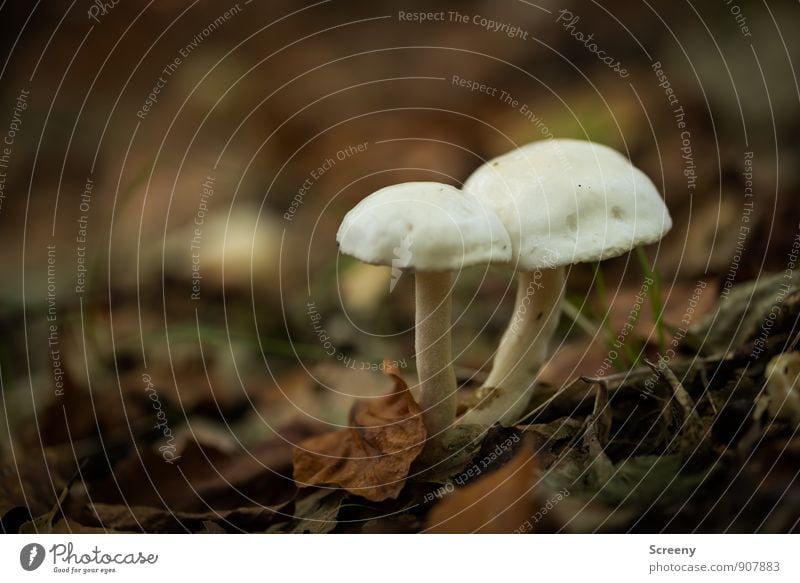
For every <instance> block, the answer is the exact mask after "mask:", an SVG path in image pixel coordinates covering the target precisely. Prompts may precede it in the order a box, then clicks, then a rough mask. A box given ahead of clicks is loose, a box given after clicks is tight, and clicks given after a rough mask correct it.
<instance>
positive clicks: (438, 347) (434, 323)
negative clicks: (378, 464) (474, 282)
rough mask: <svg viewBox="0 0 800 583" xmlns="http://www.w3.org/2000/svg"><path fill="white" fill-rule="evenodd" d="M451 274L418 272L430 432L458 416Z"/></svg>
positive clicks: (423, 395)
mask: <svg viewBox="0 0 800 583" xmlns="http://www.w3.org/2000/svg"><path fill="white" fill-rule="evenodd" d="M450 282H451V275H450V273H449V272H435V271H428V272H425V271H418V272H417V273H416V274H415V283H414V285H415V301H416V327H415V333H416V336H415V339H414V344H415V351H416V354H417V373H418V375H419V385H420V403H419V404H420V407H421V408H422V411H423V414H422V416H423V419H424V420H425V427H426V428H427V429H428V433H429V434H431V435H435V434H437V433H440V432H442V431H444V430H445V429H447V428H448V427H449V426H450V425H452V424H453V420H454V419H455V418H456V375H455V371H454V370H453V365H452V362H453V354H452V344H451V340H450V323H451V318H452V302H451V299H450Z"/></svg>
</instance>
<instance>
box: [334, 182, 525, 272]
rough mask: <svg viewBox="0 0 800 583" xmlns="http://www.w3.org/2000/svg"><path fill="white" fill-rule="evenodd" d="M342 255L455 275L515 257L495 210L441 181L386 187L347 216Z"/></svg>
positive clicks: (341, 233)
mask: <svg viewBox="0 0 800 583" xmlns="http://www.w3.org/2000/svg"><path fill="white" fill-rule="evenodd" d="M336 241H337V243H339V247H340V250H341V251H342V253H346V254H347V255H352V256H353V257H355V258H357V259H360V260H361V261H364V262H366V263H373V264H376V265H391V266H392V267H398V268H401V269H415V270H419V271H452V270H457V269H460V268H462V267H468V266H470V265H476V264H487V263H490V262H493V261H499V262H508V261H509V260H510V259H511V241H510V240H509V237H508V233H507V232H506V230H505V228H504V227H503V224H502V223H501V222H500V219H499V218H497V215H495V213H494V211H492V210H491V209H489V208H487V207H485V206H484V205H483V204H481V202H480V201H479V200H478V199H477V198H476V197H474V196H472V195H470V194H467V193H465V192H463V191H461V190H459V189H457V188H454V187H452V186H448V185H447V184H440V183H438V182H405V183H402V184H395V185H393V186H387V187H386V188H382V189H380V190H378V191H376V192H374V193H372V194H371V195H369V196H368V197H367V198H365V199H364V200H362V201H361V202H359V203H358V204H357V205H356V206H355V207H353V209H351V210H350V212H348V213H347V215H346V216H345V217H344V220H343V221H342V224H341V225H340V227H339V232H338V233H337V234H336Z"/></svg>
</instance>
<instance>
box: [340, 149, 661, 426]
mask: <svg viewBox="0 0 800 583" xmlns="http://www.w3.org/2000/svg"><path fill="white" fill-rule="evenodd" d="M671 226H672V222H671V219H670V216H669V212H668V211H667V208H666V206H665V205H664V202H663V201H662V199H661V196H660V195H659V193H658V190H657V189H656V187H655V186H654V185H653V183H652V182H651V181H650V179H649V178H648V177H647V176H646V175H645V174H644V173H643V172H641V171H640V170H638V169H637V168H635V167H634V166H632V165H631V163H630V162H629V161H628V159H627V158H625V157H624V156H623V155H622V154H620V153H619V152H617V151H615V150H613V149H611V148H609V147H606V146H602V145H599V144H594V143H591V142H586V141H580V140H563V139H562V140H548V141H541V142H534V143H532V144H528V145H526V146H523V147H521V148H519V149H517V150H514V151H512V152H509V153H507V154H504V155H502V156H500V157H498V158H495V159H494V160H491V161H489V162H487V163H486V164H484V165H483V166H481V167H480V168H478V169H477V170H476V171H475V172H474V173H473V174H472V175H471V176H470V177H469V178H468V179H467V181H466V182H465V183H464V186H463V189H461V190H459V189H457V188H454V187H452V186H448V185H445V184H439V183H435V182H409V183H403V184H397V185H394V186H388V187H386V188H383V189H381V190H378V191H377V192H375V193H373V194H371V195H370V196H368V197H367V198H365V199H364V200H362V201H361V202H360V203H359V204H358V205H356V206H355V207H354V208H353V209H352V210H351V211H350V212H349V213H347V215H346V216H345V218H344V220H343V221H342V224H341V226H340V228H339V232H338V233H337V235H336V240H337V242H338V243H339V247H340V250H341V252H343V253H346V254H348V255H351V256H353V257H355V258H357V259H360V260H361V261H364V262H367V263H372V264H377V265H391V266H392V267H395V268H396V267H399V268H401V269H406V270H413V271H414V274H415V301H416V328H415V334H416V337H415V350H416V359H417V371H418V375H419V391H420V392H419V400H420V403H419V404H420V407H421V408H422V411H423V418H424V421H425V426H426V428H427V430H428V435H429V436H430V437H432V438H435V437H436V436H440V435H441V434H442V433H443V432H444V431H445V430H447V429H448V428H449V427H451V426H452V425H453V424H454V423H455V422H456V389H457V386H456V377H455V373H454V371H453V366H452V348H451V340H450V327H451V299H450V298H451V294H452V293H453V289H452V275H451V274H452V272H454V271H458V270H460V269H462V268H464V267H468V266H473V265H486V264H490V263H507V264H510V265H511V266H513V267H514V268H515V270H516V271H517V275H518V285H517V295H516V305H515V307H514V314H513V316H512V318H511V322H510V324H509V326H508V328H507V329H506V331H505V333H504V334H503V337H502V339H501V341H500V345H499V347H498V349H497V352H496V354H495V357H494V362H493V366H492V371H491V373H490V375H489V377H488V378H487V380H486V383H485V384H484V387H483V390H482V394H484V395H490V396H489V397H487V398H484V399H483V400H482V401H481V402H480V403H479V404H478V405H476V406H475V407H474V408H472V409H471V410H469V411H467V412H466V413H465V414H464V415H463V416H462V417H461V418H460V419H459V421H458V422H459V423H471V424H472V423H474V424H480V425H492V424H494V423H498V422H499V423H501V424H510V423H514V422H515V421H517V420H518V418H519V417H520V416H521V415H522V414H523V413H524V412H525V408H526V406H527V404H528V402H529V400H530V397H531V392H532V390H533V387H534V380H535V377H536V373H537V371H538V370H539V368H540V366H541V365H542V364H543V363H544V361H545V359H546V357H547V354H548V345H549V342H550V339H551V337H552V336H553V334H554V333H555V330H556V327H557V325H558V320H559V317H560V312H561V301H562V298H563V296H564V286H565V279H566V275H565V266H567V265H571V264H574V263H581V262H589V261H600V260H603V259H608V258H611V257H616V256H619V255H622V254H624V253H626V252H628V251H630V250H631V249H633V248H634V247H637V246H639V245H645V244H648V243H653V242H655V241H658V240H659V239H661V237H663V236H664V234H665V233H666V232H667V231H668V230H669V229H670V227H671Z"/></svg>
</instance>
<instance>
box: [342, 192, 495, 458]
mask: <svg viewBox="0 0 800 583" xmlns="http://www.w3.org/2000/svg"><path fill="white" fill-rule="evenodd" d="M336 240H337V242H338V243H339V248H340V250H341V252H342V253H346V254H347V255H351V256H353V257H356V258H358V259H360V260H361V261H364V262H366V263H372V264H374V265H389V266H391V267H392V268H393V270H394V269H395V268H396V269H398V270H407V271H413V273H414V274H415V287H416V297H415V302H416V316H415V321H416V330H415V351H416V355H417V373H418V376H419V389H420V393H418V394H417V395H415V397H418V399H419V401H420V402H419V404H420V406H421V408H422V415H423V419H424V421H425V427H426V429H427V433H428V444H427V446H426V449H427V450H428V451H430V452H433V454H432V455H433V457H435V456H436V455H438V454H442V455H444V454H445V452H444V450H442V449H437V448H436V447H435V446H436V445H437V443H438V442H440V441H441V440H442V439H443V434H444V432H445V431H446V430H447V429H448V428H449V427H450V426H451V425H453V423H454V421H455V417H456V388H457V387H456V379H455V372H454V370H453V365H452V348H451V340H450V327H451V318H452V304H451V302H452V300H451V297H450V294H451V278H452V274H453V273H457V272H458V271H459V270H461V269H463V268H466V267H470V266H476V265H484V266H486V265H489V264H490V263H493V262H502V263H507V262H509V261H510V260H511V240H510V239H509V234H508V232H507V231H506V229H505V227H504V226H503V224H502V223H501V222H500V219H499V217H498V216H497V215H496V214H495V213H494V211H492V210H491V209H489V208H487V207H485V206H484V205H483V204H481V202H480V201H479V200H478V199H477V198H475V197H474V196H472V195H470V194H467V193H464V192H462V191H461V190H459V189H457V188H454V187H452V186H448V185H446V184H439V183H436V182H406V183H402V184H394V185H392V186H387V187H385V188H382V189H380V190H378V191H376V192H373V193H372V194H371V195H369V196H368V197H366V198H365V199H364V200H362V201H361V202H359V203H358V204H357V205H356V206H355V207H354V208H353V209H351V210H350V212H348V213H347V215H346V216H345V217H344V219H343V220H342V224H341V225H340V227H339V231H338V232H337V234H336Z"/></svg>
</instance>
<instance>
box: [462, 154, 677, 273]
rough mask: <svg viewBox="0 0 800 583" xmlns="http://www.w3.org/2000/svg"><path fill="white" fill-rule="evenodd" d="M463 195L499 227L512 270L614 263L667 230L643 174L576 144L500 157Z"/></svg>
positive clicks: (622, 161)
mask: <svg viewBox="0 0 800 583" xmlns="http://www.w3.org/2000/svg"><path fill="white" fill-rule="evenodd" d="M464 190H466V191H468V192H471V193H472V194H474V195H476V196H477V197H479V198H480V199H481V201H483V203H484V204H486V205H488V206H490V207H491V208H492V209H493V210H494V211H495V212H496V213H497V215H498V216H499V217H500V220H501V221H503V224H504V225H505V227H506V229H507V230H508V232H509V234H510V235H511V244H512V247H513V260H512V261H513V263H515V264H516V265H515V267H516V268H517V269H518V270H535V269H542V268H548V267H557V266H559V265H568V264H571V263H580V262H584V261H601V260H603V259H608V258H611V257H616V256H618V255H622V254H624V253H626V252H628V251H630V250H631V249H633V248H634V247H637V246H639V245H646V244H648V243H653V242H655V241H658V240H659V239H661V237H663V236H664V234H666V232H667V231H669V229H670V227H671V226H672V220H671V219H670V216H669V211H668V210H667V207H666V205H665V204H664V201H663V200H662V199H661V196H660V195H659V193H658V190H657V189H656V187H655V185H654V184H653V183H652V181H651V180H650V179H649V178H648V177H647V176H646V175H645V174H644V173H643V172H641V171H640V170H638V169H637V168H635V167H634V166H633V165H632V164H631V163H630V162H629V161H628V159H627V158H625V157H624V156H623V155H622V154H620V153H619V152H617V151H616V150H613V149H611V148H609V147H607V146H603V145H600V144H594V143H591V142H586V141H582V140H565V139H559V140H544V141H540V142H534V143H532V144H528V145H526V146H523V147H522V148H519V149H518V150H514V151H512V152H509V153H508V154H504V155H502V156H500V157H498V158H495V159H494V160H491V161H489V162H487V163H486V164H484V165H483V166H481V167H480V168H478V169H477V170H476V171H475V172H474V173H473V174H472V175H471V176H470V177H469V179H468V180H467V182H466V183H465V184H464Z"/></svg>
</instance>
